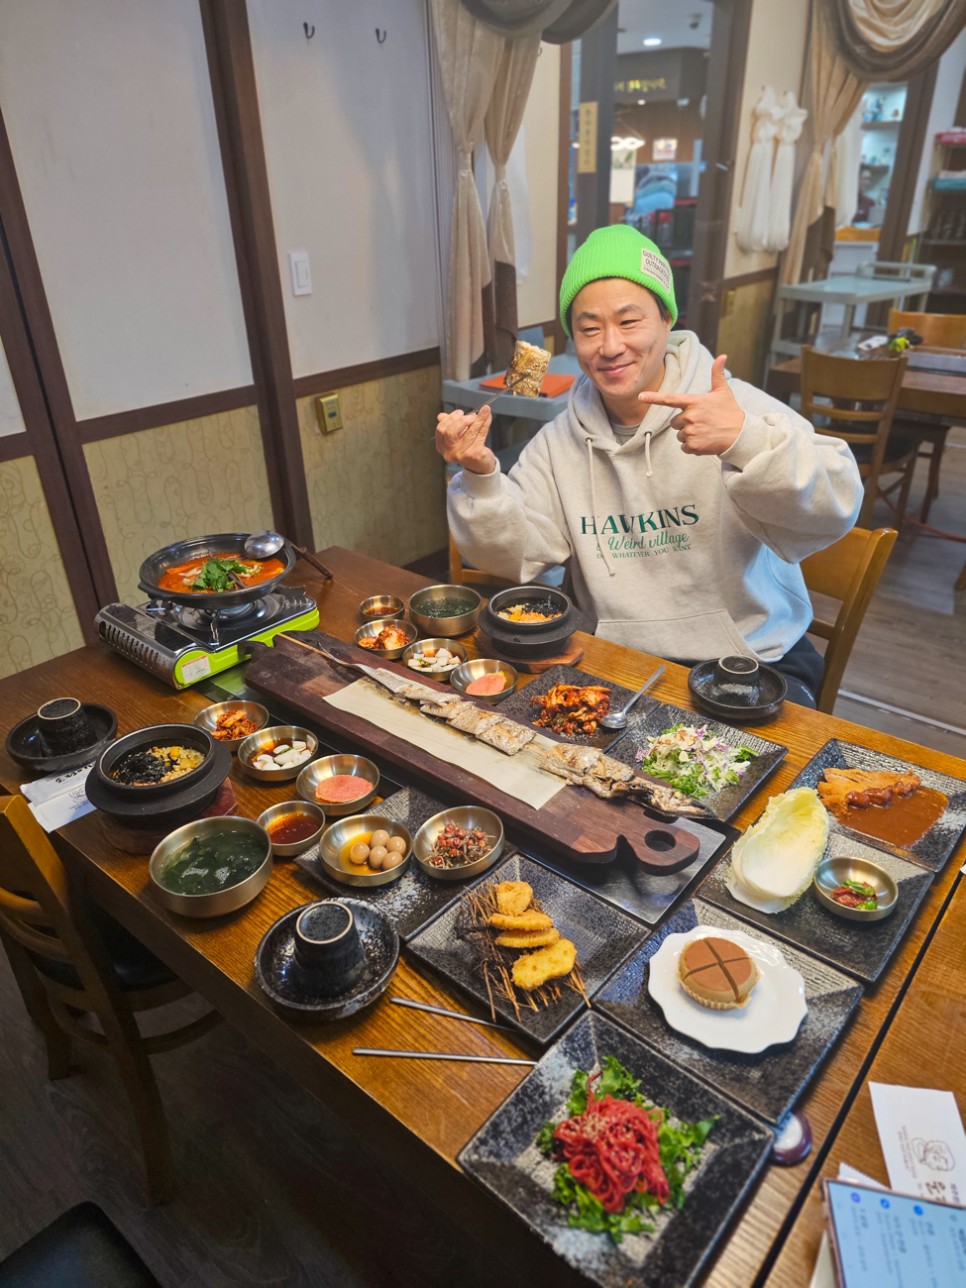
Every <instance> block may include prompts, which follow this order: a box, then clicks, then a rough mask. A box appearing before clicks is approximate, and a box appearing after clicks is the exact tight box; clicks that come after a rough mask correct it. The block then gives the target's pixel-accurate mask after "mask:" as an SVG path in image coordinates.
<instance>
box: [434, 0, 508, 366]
mask: <svg viewBox="0 0 966 1288" xmlns="http://www.w3.org/2000/svg"><path fill="white" fill-rule="evenodd" d="M432 14H433V28H434V31H435V34H436V44H437V48H438V50H439V61H440V68H441V72H442V82H443V93H444V95H445V98H446V109H447V112H448V114H449V119H450V124H451V125H452V127H453V139H454V142H455V144H456V149H457V153H458V156H459V165H458V169H457V176H456V193H455V201H454V205H453V223H452V229H451V233H450V255H449V280H448V283H447V293H446V319H447V340H448V343H447V359H446V360H447V366H448V368H449V370H448V372H447V375H448V376H450V377H451V378H452V379H455V380H466V379H467V378H468V377H469V374H470V367H471V366H472V364H473V363H474V361H475V360H476V359H477V358H479V357H480V356H481V355H482V353H483V349H484V335H483V288H484V287H485V286H487V285H488V284H489V282H490V265H489V254H488V252H487V246H486V229H485V227H484V224H483V211H482V210H481V208H480V201H479V197H478V196H477V194H476V185H475V184H474V182H473V152H474V150H475V148H476V146H477V144H478V143H479V141H480V139H481V137H482V134H483V122H484V118H485V115H486V109H487V107H488V106H489V102H490V98H491V96H492V93H493V85H494V82H495V80H496V76H497V71H498V68H499V65H500V55H501V54H502V52H503V46H504V43H505V41H504V38H503V37H502V36H500V35H498V34H497V33H496V32H495V31H491V30H490V28H489V27H485V26H483V24H482V23H479V22H477V21H476V19H475V18H474V17H473V16H472V15H471V14H470V13H468V12H467V11H466V9H464V8H463V6H462V5H461V4H460V2H459V0H432Z"/></svg>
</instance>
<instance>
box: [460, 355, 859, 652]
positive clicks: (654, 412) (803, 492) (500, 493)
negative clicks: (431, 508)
mask: <svg viewBox="0 0 966 1288" xmlns="http://www.w3.org/2000/svg"><path fill="white" fill-rule="evenodd" d="M711 365H712V357H711V354H710V353H709V352H708V350H707V349H705V348H704V347H703V346H702V345H701V343H700V342H699V340H698V338H697V336H696V335H694V334H693V333H692V332H690V331H674V332H672V333H671V336H670V339H669V344H668V352H667V356H666V359H665V376H664V382H663V384H662V386H661V389H662V391H664V392H667V393H677V392H681V391H690V390H697V391H700V392H707V391H709V390H710V388H711ZM729 385H730V388H731V392H732V393H733V394H734V396H735V398H736V399H737V401H738V404H739V406H740V407H741V408H742V410H743V411H744V414H745V415H744V422H743V424H742V428H741V432H740V434H739V436H738V438H737V440H736V441H735V442H734V443H733V444H732V446H731V447H730V448H728V450H727V451H726V452H724V453H723V454H722V455H721V456H720V457H716V456H688V455H686V454H685V453H684V452H682V450H681V446H680V443H679V442H678V438H677V434H676V433H675V431H674V430H673V429H671V428H670V421H671V420H673V418H674V417H675V415H677V412H676V411H675V410H674V409H673V408H668V407H657V406H655V407H649V408H648V409H647V414H646V415H645V417H644V419H643V421H642V422H641V424H640V427H639V428H638V430H637V432H636V433H635V434H634V435H633V437H631V438H630V439H627V440H625V441H623V442H622V441H620V440H619V439H618V437H617V436H616V435H615V433H614V431H613V429H612V427H611V424H610V421H609V420H608V417H607V413H606V411H605V409H604V407H603V404H602V403H601V400H600V396H599V394H598V392H597V389H596V387H595V386H594V385H593V384H592V383H591V381H590V380H588V379H587V377H586V376H581V377H580V378H579V380H578V381H577V382H576V384H575V385H574V387H573V391H572V395H571V399H570V402H569V404H568V406H567V410H566V411H565V412H562V413H561V414H560V415H559V416H558V417H557V418H556V420H554V421H552V422H551V423H550V424H549V425H547V426H545V427H544V428H543V429H542V430H541V431H540V432H539V433H538V434H537V435H536V436H535V437H534V438H533V439H532V441H531V442H530V443H528V445H527V446H526V448H525V449H524V451H523V453H522V454H521V456H520V459H519V461H518V462H517V464H516V465H515V466H514V467H513V469H511V471H510V473H509V474H508V475H504V474H502V473H501V471H500V470H499V468H497V469H496V470H495V471H494V473H492V474H488V475H480V474H471V473H470V472H469V471H466V470H464V471H461V472H460V473H458V474H457V475H456V477H455V478H454V479H453V481H452V483H451V485H450V489H449V497H448V512H449V523H450V529H451V531H452V533H453V537H454V540H455V542H456V545H457V547H458V548H459V550H460V551H461V553H462V554H463V557H464V558H465V559H466V560H467V561H468V562H470V563H471V564H474V565H475V566H476V567H479V568H484V569H486V570H487V571H488V572H492V573H496V574H498V575H500V576H503V577H507V578H510V579H511V580H513V581H521V582H528V581H531V580H533V578H535V577H537V576H539V575H540V573H541V572H543V571H544V570H545V569H547V568H549V567H551V566H552V565H554V564H559V563H563V562H565V561H566V560H569V561H570V567H571V573H572V576H573V581H574V589H575V592H576V596H577V600H578V603H579V605H580V606H581V608H583V609H584V610H585V611H586V612H589V613H591V614H593V616H594V617H595V618H596V619H597V623H598V624H597V634H598V635H601V636H603V637H604V638H605V639H610V640H614V641H616V642H617V643H619V644H626V645H629V646H630V647H632V648H637V649H641V650H643V651H645V652H648V653H654V654H656V655H657V656H659V657H667V658H682V659H688V660H704V659H707V658H717V657H721V656H724V655H726V654H729V653H744V654H748V655H752V656H757V657H759V658H761V659H762V660H763V661H766V662H769V661H776V660H777V659H779V658H781V657H783V656H784V654H785V653H786V651H787V650H788V649H789V648H790V647H791V646H792V645H793V644H795V643H796V642H797V641H798V640H799V639H800V638H801V637H802V635H803V634H804V633H805V631H806V629H807V628H808V626H809V623H810V622H811V619H812V609H811V605H810V603H809V599H808V593H807V591H806V589H805V583H804V580H803V578H802V573H801V569H800V568H799V567H798V563H799V561H800V560H801V559H803V558H804V557H805V556H806V555H809V554H812V553H813V552H814V551H816V550H821V549H822V548H823V547H825V546H827V545H830V544H831V543H832V542H833V541H836V540H838V538H839V537H841V536H843V535H844V534H845V533H846V532H848V530H849V529H850V528H851V527H852V525H853V524H854V523H855V520H856V517H857V515H858V512H859V507H860V505H861V501H862V483H861V480H860V478H859V472H858V469H857V467H856V464H855V461H854V459H853V457H852V454H851V452H850V451H849V449H848V447H847V445H846V444H845V443H843V442H841V441H840V440H839V439H834V438H827V437H824V436H819V435H816V434H815V432H814V431H813V429H812V427H811V425H809V424H808V422H807V421H805V420H803V419H802V417H801V416H798V415H797V414H796V413H795V412H793V411H791V410H790V409H789V408H788V407H785V406H784V405H783V404H782V403H779V402H777V401H776V400H775V399H774V398H771V397H769V396H768V395H767V394H765V393H762V392H761V390H759V389H756V388H755V387H754V386H753V385H749V384H745V382H744V381H741V380H733V379H730V378H729Z"/></svg>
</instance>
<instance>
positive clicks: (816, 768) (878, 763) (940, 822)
mask: <svg viewBox="0 0 966 1288" xmlns="http://www.w3.org/2000/svg"><path fill="white" fill-rule="evenodd" d="M825 769H879V770H888V771H890V772H894V773H900V772H902V771H903V770H906V769H913V770H915V772H916V773H917V774H918V775H919V777H920V778H921V779H922V783H923V786H924V787H933V788H935V789H936V791H940V792H942V793H943V795H944V796H947V797H948V798H949V804H948V805H947V806H946V808H945V810H944V811H943V813H942V815H941V816H940V817H939V818H938V819H937V820H936V822H935V823H933V825H932V827H931V828H930V829H929V831H928V832H927V833H926V835H925V836H924V837H923V838H922V840H921V841H917V842H916V843H915V845H911V846H908V847H906V846H902V845H892V844H890V842H889V841H881V840H879V838H878V837H876V836H866V835H865V833H864V832H856V831H854V830H853V829H852V828H850V827H845V826H844V824H842V823H840V822H839V821H838V819H837V818H834V817H833V816H831V815H830V816H829V817H830V818H831V823H832V830H833V832H838V833H840V834H841V835H842V836H845V837H848V838H849V840H852V839H854V840H856V841H861V842H862V843H863V844H865V845H871V846H873V847H874V848H875V849H877V850H887V851H888V852H889V853H890V854H899V855H902V856H904V857H905V858H908V859H912V860H913V862H915V863H919V864H921V865H922V867H924V868H929V870H930V871H931V872H938V871H939V870H940V869H941V868H942V866H943V864H944V863H945V862H946V860H947V859H948V858H949V856H950V855H951V854H952V852H953V850H955V848H956V846H957V844H958V842H959V838H960V837H961V836H962V834H963V830H964V829H966V782H964V781H963V780H962V779H961V778H950V777H949V775H948V774H940V773H937V772H936V771H935V770H934V769H924V768H923V767H922V766H921V765H914V764H912V763H911V762H910V761H905V760H896V759H895V758H894V757H893V756H885V755H883V754H882V752H880V751H873V750H872V749H871V748H870V747H859V746H857V745H856V744H855V743H851V742H842V741H841V739H839V738H831V739H830V740H829V741H828V742H827V743H826V744H825V746H824V747H823V748H822V750H821V751H820V752H818V753H817V754H816V755H815V756H813V757H812V759H811V760H810V761H809V762H808V764H807V765H806V766H805V768H804V769H803V770H802V771H801V773H800V774H799V775H798V776H797V777H796V778H795V781H794V782H793V783H791V784H790V788H791V787H815V786H816V785H817V784H818V782H819V780H820V779H821V777H822V772H823V770H825ZM789 790H790V789H789Z"/></svg>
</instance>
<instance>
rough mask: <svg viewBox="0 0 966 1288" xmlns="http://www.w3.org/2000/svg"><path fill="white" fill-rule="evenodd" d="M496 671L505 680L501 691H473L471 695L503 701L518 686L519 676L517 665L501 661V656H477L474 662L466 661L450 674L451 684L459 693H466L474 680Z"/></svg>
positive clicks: (482, 699)
mask: <svg viewBox="0 0 966 1288" xmlns="http://www.w3.org/2000/svg"><path fill="white" fill-rule="evenodd" d="M496 673H499V674H500V675H502V676H503V679H504V681H505V684H504V687H503V688H502V689H501V690H500V692H499V693H471V694H470V695H469V696H470V697H472V698H479V699H480V701H481V702H491V703H495V702H502V701H503V699H504V698H507V697H509V696H510V694H511V693H512V692H513V690H514V689H515V688H516V687H517V680H518V679H519V676H518V674H517V669H516V667H515V666H511V665H510V663H509V662H501V661H500V660H499V658H495V657H475V658H473V660H472V662H464V663H463V664H462V666H458V667H457V668H456V670H455V671H454V672H453V674H452V675H451V676H450V684H452V686H453V688H454V689H455V690H456V692H457V693H465V692H466V690H467V687H468V686H469V685H470V684H472V682H473V681H474V680H478V679H479V678H480V677H481V676H483V675H495V674H496Z"/></svg>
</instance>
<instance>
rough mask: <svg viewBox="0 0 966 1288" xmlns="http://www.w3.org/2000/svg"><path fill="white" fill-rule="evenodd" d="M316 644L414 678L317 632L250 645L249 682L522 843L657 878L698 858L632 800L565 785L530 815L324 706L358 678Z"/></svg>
mask: <svg viewBox="0 0 966 1288" xmlns="http://www.w3.org/2000/svg"><path fill="white" fill-rule="evenodd" d="M296 640H301V641H302V643H297V642H295V641H296ZM313 642H315V643H317V644H321V645H322V647H324V648H326V649H331V650H333V651H334V652H335V654H336V655H337V656H339V657H343V658H346V659H347V660H349V661H353V662H358V663H361V664H363V665H366V666H373V665H376V666H384V667H386V668H387V669H388V670H393V671H396V672H398V673H399V674H401V675H405V676H407V677H410V678H411V673H410V672H409V670H408V669H406V668H404V667H402V666H400V665H397V664H396V663H393V662H384V661H382V660H381V659H376V658H373V656H372V654H371V653H367V652H366V651H365V649H361V648H357V647H356V646H355V645H353V644H346V643H345V642H344V641H342V640H337V639H334V638H332V637H331V636H328V635H323V634H321V633H315V632H298V633H292V634H291V636H290V637H289V638H286V637H284V636H278V637H276V640H275V644H274V647H271V648H270V647H268V646H267V645H265V644H260V643H258V642H257V641H253V642H252V643H251V644H249V645H248V647H249V648H250V650H251V661H250V663H249V664H248V669H247V671H246V674H245V679H246V682H247V683H248V684H250V685H251V686H252V687H253V688H256V689H259V690H260V691H261V692H262V693H264V694H266V695H267V696H268V697H269V698H275V699H277V700H278V701H279V702H283V703H285V705H286V706H288V707H291V708H293V709H294V710H296V711H300V712H303V713H304V714H305V715H306V716H307V717H309V718H311V720H312V721H313V722H314V723H316V724H318V725H321V726H322V727H323V728H324V729H326V730H329V731H331V732H332V733H333V734H335V735H337V736H338V737H339V738H342V739H348V740H350V741H351V742H352V743H353V744H355V745H356V746H357V747H358V749H359V750H360V751H363V752H365V753H366V754H368V755H374V756H376V757H377V758H379V759H381V760H383V761H385V762H388V763H390V764H392V765H394V766H398V767H399V768H400V769H402V770H403V771H405V775H406V776H407V777H409V776H412V775H413V774H415V775H417V776H418V778H419V780H420V782H421V783H422V784H423V785H425V786H427V787H430V788H432V790H433V791H434V792H435V793H436V794H437V795H439V796H440V797H441V798H442V799H443V800H452V801H453V803H454V804H462V803H464V802H465V801H466V800H467V799H469V800H472V801H477V802H479V803H481V804H483V805H486V806H487V807H488V808H489V809H492V810H494V811H495V812H496V813H497V814H499V815H500V817H501V818H502V819H503V820H504V825H505V826H507V825H509V827H510V828H511V829H512V830H514V831H515V832H518V833H519V834H520V837H521V839H523V838H530V839H533V840H535V841H541V842H543V843H544V844H546V845H548V846H550V847H552V848H553V849H555V850H557V851H558V852H559V853H561V854H563V855H565V856H567V857H568V858H571V859H573V860H575V861H577V862H583V863H611V862H613V861H614V860H615V859H619V858H621V859H624V860H625V861H626V860H629V859H633V860H634V861H636V862H638V863H640V864H641V866H642V867H643V868H644V870H645V871H647V872H650V873H653V874H656V875H660V874H661V873H667V874H670V873H673V872H678V871H680V870H681V869H682V868H685V867H687V866H688V864H689V863H691V862H692V861H693V860H694V859H695V858H696V857H697V855H698V851H699V849H700V842H699V840H698V838H697V837H696V836H695V835H694V834H693V833H691V832H688V831H687V830H686V829H684V828H682V827H679V826H677V825H673V824H669V823H665V822H659V821H657V820H656V819H654V818H652V817H651V816H650V815H648V814H647V813H645V811H644V810H643V809H641V807H640V806H639V805H636V804H635V803H633V802H631V801H629V800H622V801H606V800H601V799H600V797H598V796H595V795H594V794H593V793H592V792H589V791H587V790H586V789H585V788H582V787H573V786H570V785H569V784H568V785H567V786H565V787H564V788H563V790H562V791H559V792H557V794H556V795H555V796H554V797H553V799H552V800H550V801H549V802H548V803H547V804H546V805H544V806H543V807H542V808H541V809H533V808H532V807H531V806H529V805H527V804H525V803H524V802H522V801H519V800H517V799H516V798H515V797H513V796H508V795H507V794H506V793H505V792H502V791H500V790H499V789H498V788H495V787H493V786H492V785H491V784H490V783H488V782H486V781H485V780H484V779H482V778H480V777H478V776H477V775H476V774H472V773H470V772H468V771H467V770H465V769H462V768H461V767H460V766H459V765H456V764H446V763H444V762H443V761H441V760H438V759H437V758H436V757H435V756H431V755H429V754H428V753H427V752H425V751H423V750H421V749H420V748H419V747H415V746H413V745H412V744H411V743H408V742H403V741H401V740H400V739H398V738H395V737H394V736H393V735H392V734H389V733H387V732H386V731H385V730H382V729H379V728H377V727H376V726H375V725H373V724H371V723H370V722H369V721H368V720H364V719H362V718H361V717H358V716H353V715H352V714H351V713H348V712H345V711H340V710H337V709H336V708H335V707H333V706H331V705H330V704H329V703H328V702H326V701H325V698H326V695H327V694H330V693H334V692H336V691H337V690H339V689H342V688H345V686H346V685H347V684H351V683H352V682H353V680H354V679H355V678H356V677H355V676H354V675H353V673H352V672H350V671H346V670H342V669H340V668H337V667H333V666H331V665H330V664H329V663H328V662H327V661H326V660H325V659H324V658H323V657H322V656H321V655H320V654H319V653H316V652H314V651H313V650H312V648H311V647H308V648H307V647H305V645H306V644H307V645H309V646H311V644H312V643H313ZM418 679H419V682H420V683H421V684H425V685H427V686H428V687H430V688H436V689H439V690H440V691H443V692H446V691H449V686H448V685H447V684H441V683H439V682H437V681H434V680H432V679H430V677H429V676H426V675H420V676H419V677H418ZM468 700H470V699H468ZM480 705H484V704H480ZM486 709H487V710H489V709H490V708H489V707H487V708H486ZM425 718H426V719H427V720H430V719H432V717H431V716H426V717H425ZM467 736H469V735H467Z"/></svg>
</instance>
